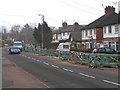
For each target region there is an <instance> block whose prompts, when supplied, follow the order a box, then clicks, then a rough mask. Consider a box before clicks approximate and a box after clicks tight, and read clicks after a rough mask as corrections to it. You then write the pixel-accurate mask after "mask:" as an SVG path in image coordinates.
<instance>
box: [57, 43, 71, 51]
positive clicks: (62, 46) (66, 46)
mask: <svg viewBox="0 0 120 90" xmlns="http://www.w3.org/2000/svg"><path fill="white" fill-rule="evenodd" d="M56 50H58V51H70V43H69V42H65V43H60V44H59V45H58V47H57V49H56Z"/></svg>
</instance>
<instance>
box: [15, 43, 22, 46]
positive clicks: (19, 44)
mask: <svg viewBox="0 0 120 90" xmlns="http://www.w3.org/2000/svg"><path fill="white" fill-rule="evenodd" d="M21 45H22V43H14V46H21Z"/></svg>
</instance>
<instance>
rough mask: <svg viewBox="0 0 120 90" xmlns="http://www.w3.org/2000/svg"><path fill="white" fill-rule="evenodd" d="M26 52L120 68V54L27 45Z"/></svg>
mask: <svg viewBox="0 0 120 90" xmlns="http://www.w3.org/2000/svg"><path fill="white" fill-rule="evenodd" d="M24 50H25V51H26V52H32V53H37V54H39V55H40V56H56V57H59V58H60V59H61V60H67V61H70V60H71V61H74V63H75V64H81V65H83V64H87V65H88V67H92V68H98V67H115V68H120V54H94V53H83V52H75V51H57V50H55V49H40V48H33V47H25V48H24Z"/></svg>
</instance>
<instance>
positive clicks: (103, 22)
mask: <svg viewBox="0 0 120 90" xmlns="http://www.w3.org/2000/svg"><path fill="white" fill-rule="evenodd" d="M114 24H118V14H117V13H115V12H111V13H109V14H107V15H103V16H101V17H100V18H98V19H97V20H95V21H93V22H92V23H90V24H88V25H87V26H85V27H83V28H82V29H81V30H85V29H93V28H100V27H103V26H107V25H114Z"/></svg>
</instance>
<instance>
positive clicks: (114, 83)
mask: <svg viewBox="0 0 120 90" xmlns="http://www.w3.org/2000/svg"><path fill="white" fill-rule="evenodd" d="M103 81H104V82H106V83H111V84H114V85H117V86H120V84H118V83H115V82H111V81H108V80H103Z"/></svg>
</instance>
